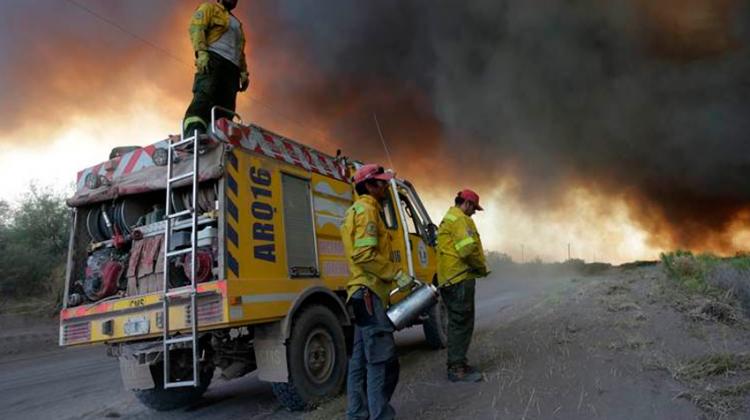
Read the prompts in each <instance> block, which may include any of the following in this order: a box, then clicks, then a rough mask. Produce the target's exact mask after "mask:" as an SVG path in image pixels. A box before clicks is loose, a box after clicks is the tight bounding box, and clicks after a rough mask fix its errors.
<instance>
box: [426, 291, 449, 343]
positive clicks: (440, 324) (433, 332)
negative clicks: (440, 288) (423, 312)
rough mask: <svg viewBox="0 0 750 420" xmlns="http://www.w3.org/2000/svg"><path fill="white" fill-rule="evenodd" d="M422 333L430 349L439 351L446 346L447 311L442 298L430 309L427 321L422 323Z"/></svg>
mask: <svg viewBox="0 0 750 420" xmlns="http://www.w3.org/2000/svg"><path fill="white" fill-rule="evenodd" d="M422 331H424V338H425V341H426V342H427V345H428V346H430V348H432V349H434V350H439V349H442V348H445V346H446V345H448V309H447V308H446V307H445V302H443V298H442V297H440V298H439V299H438V303H437V304H436V305H434V306H433V307H432V308H430V311H429V312H428V314H427V319H426V320H425V321H424V322H423V323H422Z"/></svg>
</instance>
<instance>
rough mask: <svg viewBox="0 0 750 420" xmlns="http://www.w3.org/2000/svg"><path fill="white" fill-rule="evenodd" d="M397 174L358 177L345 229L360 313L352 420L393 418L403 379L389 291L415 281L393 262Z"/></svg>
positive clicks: (371, 169) (352, 364) (368, 172)
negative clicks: (391, 200)
mask: <svg viewBox="0 0 750 420" xmlns="http://www.w3.org/2000/svg"><path fill="white" fill-rule="evenodd" d="M392 177H393V175H392V174H391V173H389V172H386V171H385V170H384V169H383V167H382V166H378V165H374V164H369V165H364V166H362V167H361V168H359V170H357V172H356V173H355V175H354V184H355V189H356V191H357V195H358V196H359V198H358V199H357V200H356V201H355V202H354V204H353V205H352V206H351V207H350V208H349V209H348V210H347V212H346V216H345V218H344V223H343V224H342V225H341V238H342V240H343V243H344V252H345V254H346V257H347V260H348V263H349V270H350V272H351V279H350V280H349V283H348V284H347V293H348V301H347V304H348V305H349V307H350V308H351V309H352V312H353V313H354V324H355V326H354V346H353V349H352V357H351V359H350V360H349V372H348V381H347V413H346V414H347V418H348V419H366V418H369V419H373V420H375V419H392V418H393V417H394V415H395V411H394V410H393V407H391V405H390V400H391V396H392V395H393V391H394V390H395V389H396V384H397V383H398V376H399V363H398V357H397V356H396V345H395V342H394V340H393V326H392V325H391V324H390V322H389V321H388V317H387V316H386V312H385V311H386V308H387V306H388V303H389V301H388V296H389V291H390V290H391V289H394V288H395V287H396V285H398V286H399V287H406V286H408V285H409V284H411V283H412V282H413V281H414V279H413V278H412V277H410V276H409V275H407V274H406V273H404V272H403V271H402V270H401V269H400V267H399V265H398V264H396V263H394V262H393V261H392V260H391V238H390V232H389V231H388V229H387V228H386V226H385V223H384V222H383V217H382V213H383V207H382V204H381V203H382V202H383V201H384V200H385V199H386V197H387V196H388V185H389V181H390V180H391V178H392Z"/></svg>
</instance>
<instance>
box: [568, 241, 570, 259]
mask: <svg viewBox="0 0 750 420" xmlns="http://www.w3.org/2000/svg"><path fill="white" fill-rule="evenodd" d="M568 261H570V242H568Z"/></svg>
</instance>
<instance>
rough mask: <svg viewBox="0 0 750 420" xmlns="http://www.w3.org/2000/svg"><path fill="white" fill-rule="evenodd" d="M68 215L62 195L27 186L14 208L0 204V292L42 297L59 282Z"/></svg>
mask: <svg viewBox="0 0 750 420" xmlns="http://www.w3.org/2000/svg"><path fill="white" fill-rule="evenodd" d="M69 229H70V215H69V211H68V208H67V206H66V205H65V200H64V197H63V195H62V193H60V192H57V191H55V190H53V189H51V188H48V187H39V186H37V185H35V184H32V185H30V186H29V190H28V192H27V193H26V194H25V195H24V196H23V197H22V198H21V200H19V202H18V203H17V204H16V206H11V205H10V204H9V203H8V202H6V201H0V273H2V275H0V292H2V295H3V296H14V297H28V296H39V295H43V294H46V293H48V292H49V291H50V289H52V288H53V287H54V284H55V282H59V281H60V280H61V279H59V278H56V277H59V275H60V272H61V270H59V267H60V266H61V265H62V264H64V262H65V254H66V251H67V241H68V234H69Z"/></svg>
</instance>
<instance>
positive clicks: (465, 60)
mask: <svg viewBox="0 0 750 420" xmlns="http://www.w3.org/2000/svg"><path fill="white" fill-rule="evenodd" d="M741 6H742V7H741ZM268 10H273V13H275V14H276V15H277V17H278V19H280V20H281V22H282V24H281V27H283V28H291V29H292V30H291V31H284V32H287V35H281V36H280V37H278V38H275V41H276V43H275V46H274V48H276V49H285V50H290V49H291V50H296V51H298V52H301V53H303V54H304V56H305V57H306V59H307V60H310V61H311V62H313V63H314V64H315V65H314V66H313V68H314V69H315V71H316V77H314V78H309V79H306V81H305V82H302V84H301V85H299V84H294V86H293V91H291V92H287V94H288V95H290V96H293V97H294V98H295V99H296V102H297V103H299V100H300V99H304V102H303V103H305V104H306V106H308V107H312V108H314V109H316V111H317V112H319V113H320V114H322V115H325V114H326V112H327V113H329V114H330V115H329V118H330V121H331V124H332V125H331V126H332V127H333V133H334V135H336V136H337V137H338V136H340V137H341V138H344V139H346V138H347V137H346V136H347V135H349V136H351V133H357V136H356V137H357V138H360V139H372V138H373V133H375V131H374V128H373V123H372V119H371V113H372V112H377V113H378V115H379V119H380V121H381V123H382V124H383V125H384V126H385V127H386V131H387V135H388V137H389V139H388V140H389V143H390V146H391V149H392V150H391V152H392V153H393V157H394V160H395V161H396V165H397V166H398V167H399V168H411V169H407V171H409V172H411V174H410V175H413V176H414V177H417V178H419V174H420V173H421V174H424V170H430V171H432V172H431V173H430V177H435V176H437V177H440V176H441V174H442V175H446V176H445V177H444V178H445V179H450V178H453V177H455V176H461V177H462V180H463V181H464V182H466V183H469V182H475V183H478V184H479V185H483V186H484V187H485V188H487V187H491V186H493V185H494V184H496V183H497V182H498V181H496V180H499V179H502V178H503V177H505V176H513V177H515V178H517V179H518V181H519V183H518V185H517V188H516V190H515V191H516V194H518V196H519V197H520V198H521V199H522V200H523V202H524V203H526V204H527V206H526V207H527V208H528V209H529V211H533V209H539V208H547V207H554V206H555V205H556V204H557V203H558V202H559V200H560V198H561V197H562V194H563V193H564V192H566V191H567V190H568V189H569V188H570V187H571V186H586V187H588V188H591V189H593V190H595V191H599V192H601V193H603V194H607V195H610V196H613V197H620V198H622V199H624V200H625V201H626V202H628V203H629V208H630V214H631V216H632V217H633V218H634V219H635V220H636V221H637V222H638V223H639V224H640V225H641V226H642V227H643V228H644V229H645V230H647V231H648V232H650V233H651V235H652V237H651V240H652V242H653V243H654V244H656V245H660V246H684V247H692V248H713V249H718V250H726V251H728V250H729V248H730V247H731V234H732V232H731V229H730V227H731V226H734V225H733V222H734V221H735V220H736V219H737V217H739V215H740V214H741V213H742V211H743V210H745V209H747V208H748V203H749V202H750V183H748V182H747V173H748V169H749V168H750V159H749V158H748V156H750V153H749V152H750V143H748V141H747V139H748V135H750V118H748V111H750V79H749V78H748V75H750V54H749V53H748V50H747V48H746V45H747V41H748V37H749V36H750V34H749V30H750V25H749V23H750V13H749V10H748V7H745V6H743V5H740V3H739V2H736V1H730V0H690V1H679V2H676V1H673V0H660V1H645V0H642V1H641V0H639V1H633V0H629V1H622V0H620V1H617V0H610V1H604V2H603V1H596V0H550V1H544V2H529V1H522V0H505V1H494V0H493V1H489V0H487V1H476V0H475V1H460V2H458V1H456V2H433V1H427V0H424V1H419V0H414V1H408V2H404V1H398V0H391V1H388V0H386V1H378V2H367V3H366V4H363V3H362V2H349V1H328V2H323V3H321V2H318V1H304V0H288V1H281V2H279V3H278V5H277V6H276V7H271V6H269V8H268ZM278 82H279V83H284V82H282V81H278ZM276 89H277V92H279V93H280V94H283V93H284V92H285V90H284V88H283V86H276ZM300 95H302V96H300ZM362 146H363V147H365V148H366V149H370V150H373V151H375V149H376V148H377V147H378V146H379V143H378V142H377V141H370V142H364V144H363V145H362ZM381 156H382V154H381ZM415 156H419V157H421V159H417V160H415ZM437 167H440V168H446V167H448V168H450V169H445V170H440V171H435V168H437ZM423 178H425V177H423ZM432 179H434V178H432ZM478 188H479V187H478Z"/></svg>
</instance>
